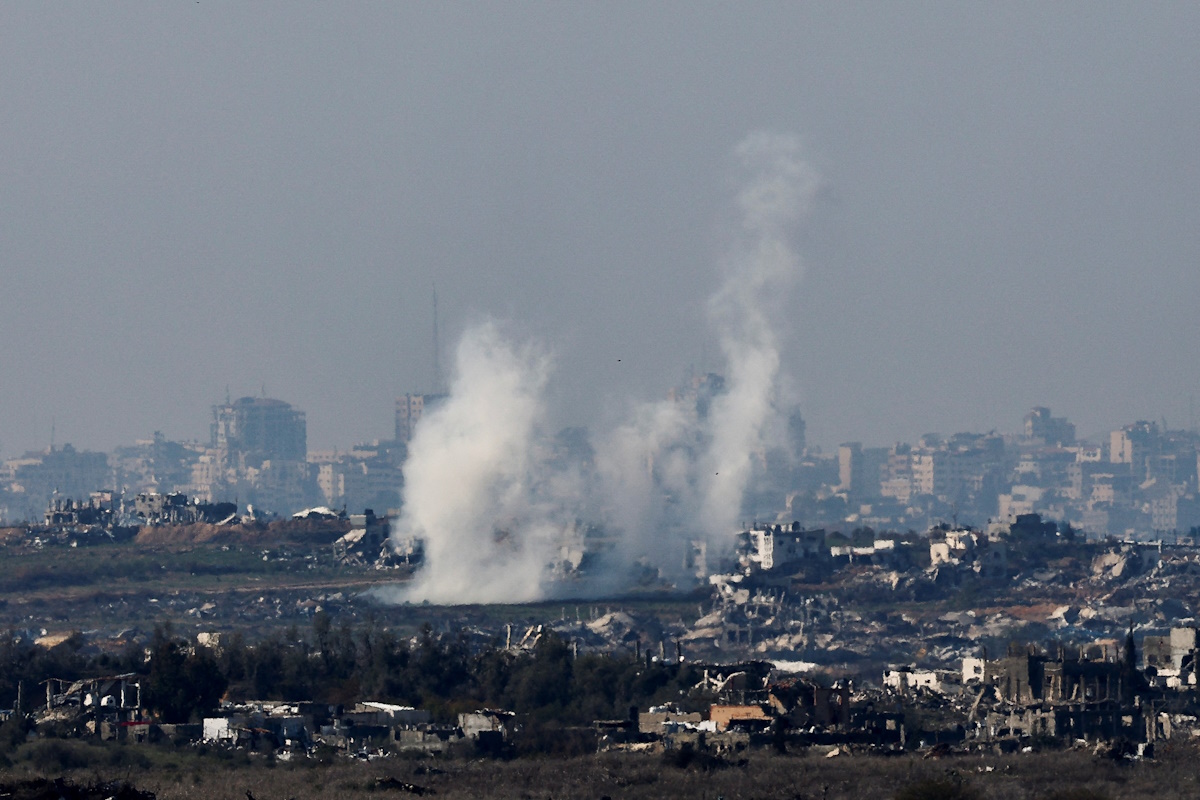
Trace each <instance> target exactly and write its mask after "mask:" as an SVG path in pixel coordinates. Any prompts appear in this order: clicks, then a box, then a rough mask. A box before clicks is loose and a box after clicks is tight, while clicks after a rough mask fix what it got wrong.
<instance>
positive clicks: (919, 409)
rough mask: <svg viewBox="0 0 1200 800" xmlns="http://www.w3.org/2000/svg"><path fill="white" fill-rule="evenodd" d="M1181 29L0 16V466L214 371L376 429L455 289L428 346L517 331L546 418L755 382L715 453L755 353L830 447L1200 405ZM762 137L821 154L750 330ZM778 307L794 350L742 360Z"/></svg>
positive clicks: (758, 415) (799, 11) (961, 23)
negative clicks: (757, 142) (783, 281)
mask: <svg viewBox="0 0 1200 800" xmlns="http://www.w3.org/2000/svg"><path fill="white" fill-rule="evenodd" d="M1198 16H1200V10H1198V9H1197V8H1195V7H1194V6H1189V5H1185V4H1167V5H1157V6H1152V7H1148V8H1147V7H1136V8H1135V7H1133V6H1127V7H1122V6H1103V7H1098V6H1095V5H1092V4H1071V3H1067V4H1054V5H1045V4H1028V3H1007V4H1000V5H989V6H983V7H981V6H963V5H958V4H950V3H913V4H905V5H902V6H891V5H876V4H860V5H854V4H849V5H846V4H828V5H816V6H812V5H803V6H789V5H783V6H774V5H770V6H754V7H744V6H700V7H697V6H695V5H693V4H671V3H666V4H656V5H654V6H652V7H648V8H647V7H645V6H643V5H642V4H632V3H630V4H617V5H612V4H606V5H604V6H602V7H601V6H597V7H580V6H572V5H561V4H552V3H521V4H515V5H505V6H503V7H499V6H497V7H480V6H478V5H474V4H461V3H439V4H430V5H402V6H368V7H356V8H355V9H354V10H353V12H352V13H347V12H346V11H345V10H344V9H341V8H334V7H330V6H324V5H319V4H300V5H297V4H271V3H263V4H255V5H252V6H245V5H235V4H224V3H219V2H218V3H211V2H204V3H194V4H186V5H174V6H158V5H132V6H124V7H118V8H112V7H99V6H91V5H83V4H79V5H72V4H67V5H61V4H55V5H49V6H46V5H12V6H8V7H6V8H5V10H4V11H3V16H2V22H3V24H0V96H3V97H4V98H5V108H6V110H5V114H4V120H3V122H2V123H0V226H2V234H0V275H2V276H3V287H4V290H3V292H2V293H0V333H2V335H3V337H4V341H5V346H4V348H3V349H2V350H0V353H2V355H0V372H2V374H3V376H4V386H5V391H4V392H3V393H0V457H4V458H11V457H14V456H16V455H19V454H21V453H22V452H24V451H25V450H36V449H44V448H45V447H47V446H48V445H49V444H50V441H51V437H52V431H53V436H54V438H55V439H56V440H57V442H58V443H60V444H61V443H63V442H72V443H74V444H75V445H76V446H78V447H81V448H93V449H108V448H111V447H113V446H115V445H117V444H119V443H122V442H129V441H132V440H134V439H135V438H139V437H146V436H149V435H150V434H151V433H152V432H153V431H155V430H161V431H163V432H164V433H165V434H166V435H167V436H168V437H170V438H175V439H201V440H203V439H206V438H207V434H208V431H207V430H206V428H205V422H204V421H205V420H207V419H208V418H209V416H210V413H209V409H210V407H211V405H212V404H213V403H216V402H219V401H220V400H221V399H222V398H224V397H225V395H226V387H229V391H230V393H231V394H232V396H234V397H238V396H243V395H254V396H258V395H262V394H265V395H267V396H270V397H277V398H283V399H286V400H287V401H288V402H290V403H293V404H294V405H295V406H296V407H298V408H300V409H303V410H304V411H305V412H306V414H307V421H308V431H309V445H310V448H312V449H329V448H333V447H346V446H349V445H350V444H351V443H353V442H359V441H368V440H372V439H378V438H387V437H389V436H390V435H391V430H392V413H393V403H394V399H395V397H396V396H397V395H400V394H403V393H405V392H427V391H430V390H431V389H432V388H433V386H432V384H433V381H434V376H433V369H432V361H433V359H432V353H431V350H432V343H431V338H432V337H431V324H430V298H431V292H432V290H433V288H434V286H435V285H436V289H437V292H438V296H439V299H440V312H441V321H442V341H443V342H444V343H445V345H446V347H445V351H446V352H445V353H444V354H443V361H444V362H445V363H446V364H447V367H448V366H449V364H450V363H451V362H452V361H453V352H452V346H453V344H454V343H456V342H458V341H460V340H461V341H463V342H465V343H470V342H474V343H475V347H476V349H477V350H480V351H481V352H478V353H476V354H477V355H486V352H483V351H488V348H489V347H490V348H491V351H490V352H492V353H493V354H494V355H498V356H499V355H504V354H508V355H511V356H513V357H514V358H516V359H517V360H518V362H519V366H520V367H521V368H522V369H525V370H529V371H531V372H530V374H528V375H526V376H525V377H526V378H528V379H529V380H532V381H534V382H535V383H536V382H538V381H544V385H542V386H541V387H540V388H539V389H538V391H536V392H532V393H531V396H530V397H529V398H528V399H529V401H530V403H531V404H533V407H531V408H529V409H527V412H528V414H529V415H530V416H529V418H530V419H531V420H535V421H536V427H538V428H539V429H540V430H550V431H557V430H559V429H561V428H562V427H565V426H583V425H586V426H588V427H589V428H590V429H591V430H592V431H593V436H595V437H598V439H599V440H603V441H606V442H608V443H609V444H608V445H607V446H609V447H611V448H614V449H615V448H617V447H618V446H619V444H620V443H621V442H622V441H623V439H622V433H621V432H622V431H628V430H630V426H634V427H635V428H636V426H646V425H648V426H651V427H653V426H655V425H657V424H658V421H656V420H655V419H654V414H655V413H657V411H656V409H657V406H655V405H654V403H655V401H656V400H659V399H661V398H662V397H663V396H664V393H665V392H666V391H667V389H668V388H669V387H671V386H676V385H680V384H681V383H682V382H684V380H685V376H686V375H687V374H689V369H690V370H692V371H693V373H694V374H704V373H707V372H710V371H717V372H720V371H725V372H726V377H727V378H728V379H729V380H730V381H731V383H732V385H736V386H745V387H750V386H754V387H756V388H755V389H754V390H753V391H751V390H750V389H747V390H746V392H745V393H744V394H742V393H738V392H733V393H731V395H730V398H731V402H732V398H734V397H737V398H738V399H739V401H741V400H744V401H745V402H746V403H747V404H748V405H747V406H746V408H744V409H743V411H744V416H738V415H733V416H732V417H731V418H734V417H736V418H737V419H744V420H747V421H748V422H747V425H748V427H745V428H741V427H737V426H731V427H729V428H723V429H721V430H720V431H714V432H713V436H714V442H716V441H717V440H721V441H724V442H727V443H728V444H729V446H730V448H731V449H736V448H735V447H734V445H740V444H744V443H745V442H746V441H748V440H749V439H751V438H753V437H754V436H757V435H759V431H760V429H759V428H758V427H757V426H758V425H759V424H760V421H761V420H762V419H764V418H765V417H764V414H767V413H768V409H766V408H765V407H764V406H762V405H761V403H762V402H764V398H765V397H766V395H764V394H762V393H761V392H758V389H757V387H760V386H761V385H762V384H763V383H764V382H770V381H774V379H775V378H774V376H776V375H779V376H788V379H789V380H788V382H787V383H786V385H784V386H781V387H777V389H779V388H782V389H783V390H784V391H786V392H787V393H788V395H789V396H788V397H787V400H788V402H789V403H791V402H794V403H795V404H797V406H798V407H799V408H800V410H801V411H802V412H803V414H804V417H805V419H806V421H807V422H808V438H809V440H810V441H811V442H813V443H816V444H819V445H822V446H824V447H826V448H829V447H831V446H835V445H836V444H837V443H839V442H841V441H845V440H849V439H854V440H859V441H863V442H865V443H870V444H878V445H886V444H889V443H891V442H893V441H896V440H901V439H903V440H914V439H915V438H916V437H918V436H919V435H920V434H922V433H923V432H926V431H941V432H943V433H951V432H954V431H959V430H979V431H986V430H991V429H1000V430H1007V429H1011V428H1013V427H1015V426H1016V425H1018V424H1019V420H1020V419H1021V416H1022V415H1023V414H1024V413H1025V412H1026V411H1027V410H1028V409H1029V408H1030V407H1032V406H1034V405H1039V404H1044V405H1047V406H1050V407H1052V408H1054V409H1055V410H1056V411H1057V412H1059V413H1065V414H1068V415H1069V416H1070V417H1071V419H1072V420H1073V421H1074V422H1075V423H1076V424H1077V425H1078V427H1079V429H1080V432H1081V434H1089V435H1090V434H1095V433H1097V432H1103V431H1107V430H1109V429H1111V428H1113V427H1114V426H1119V425H1121V424H1124V423H1125V422H1127V421H1130V420H1134V419H1154V420H1161V419H1162V418H1163V417H1166V418H1167V423H1168V426H1170V427H1182V426H1186V425H1188V424H1189V422H1190V419H1189V417H1190V415H1191V408H1192V407H1193V406H1192V405H1191V402H1190V398H1191V397H1192V396H1193V395H1196V394H1200V377H1198V376H1197V372H1196V370H1195V368H1194V360H1195V352H1196V341H1197V335H1198V334H1200V321H1198V317H1197V315H1196V314H1195V313H1194V309H1193V306H1194V304H1195V298H1196V297H1200V269H1197V267H1196V265H1197V264H1198V263H1200V240H1198V239H1197V237H1196V235H1195V231H1196V230H1198V229H1200V219H1198V214H1200V198H1198V197H1197V187H1198V186H1200V174H1197V171H1198V170H1200V161H1198V160H1197V159H1196V158H1195V153H1196V151H1197V145H1198V144H1200V142H1198V141H1197V138H1198V136H1200V133H1198V132H1200V118H1198V117H1200V97H1197V92H1198V91H1200V89H1198V88H1197V87H1200V60H1198V59H1197V57H1196V51H1195V47H1194V41H1193V38H1194V37H1193V36H1192V35H1191V34H1192V32H1193V31H1195V30H1196V29H1197V27H1198V26H1200V19H1198V18H1197V17H1198ZM763 130H769V131H788V132H792V133H794V134H796V135H797V136H799V137H800V139H801V140H802V141H803V143H804V147H805V159H807V161H808V162H810V163H811V164H813V165H815V168H816V170H817V171H819V172H820V174H821V176H822V183H821V188H820V190H819V191H816V192H814V193H813V194H812V195H811V197H807V199H808V201H809V202H810V205H811V208H810V209H809V211H808V216H807V218H806V220H805V223H804V225H803V226H802V227H800V228H798V229H797V231H796V234H795V235H796V237H797V238H796V241H795V242H794V244H795V248H796V251H797V252H799V253H801V254H802V255H803V259H804V262H805V265H806V275H805V279H804V289H803V291H802V292H799V293H795V294H793V295H790V302H789V303H788V304H787V305H786V306H785V307H783V308H777V309H772V310H771V312H770V313H771V315H772V316H771V317H770V320H769V322H770V324H767V325H763V322H764V320H756V319H754V314H755V313H762V314H765V313H766V312H765V311H762V310H758V309H751V311H750V313H748V314H747V313H746V312H745V309H743V308H742V307H741V306H739V305H738V303H741V302H744V301H745V299H746V298H739V297H732V296H725V295H724V294H722V293H720V292H718V293H717V294H716V295H714V292H717V291H718V287H720V286H722V280H723V277H722V276H723V275H724V274H727V273H725V272H723V270H726V269H727V268H728V266H729V265H728V263H727V259H729V258H730V257H735V256H736V248H737V246H738V244H737V243H738V242H739V241H741V240H740V239H739V237H740V236H743V235H744V234H745V231H744V230H743V229H741V227H740V226H741V225H742V222H741V220H740V219H739V218H738V215H737V214H733V213H730V212H729V198H730V197H731V196H732V195H735V194H736V192H737V191H738V190H739V189H738V185H739V184H738V180H739V176H738V174H737V173H738V170H739V169H741V167H740V166H738V159H736V158H734V159H730V158H729V153H730V150H731V148H733V147H735V145H736V144H737V143H738V142H741V141H743V140H744V137H745V136H746V135H747V133H748V132H751V131H763ZM742 177H743V178H744V176H742ZM750 238H751V239H752V238H753V237H750ZM731 243H734V244H733V247H734V256H731V255H730V247H731ZM741 244H742V245H747V242H746V241H741ZM747 246H748V245H747ZM730 286H733V287H734V288H733V289H729V291H733V292H738V291H742V290H743V289H744V287H743V285H742V284H730ZM714 297H715V298H716V299H715V300H713V299H712V298H714ZM714 302H715V303H717V304H721V303H725V304H726V305H724V306H723V307H724V308H726V309H738V310H737V311H736V312H735V313H732V314H730V315H723V314H722V313H721V311H720V309H719V308H718V309H716V310H715V311H714V305H713V304H714ZM488 319H491V320H499V321H504V322H502V323H499V324H498V326H497V327H495V328H493V329H491V330H492V331H493V334H492V335H493V336H494V338H493V340H491V342H490V344H489V342H488V341H486V337H485V338H483V339H481V338H480V334H481V332H484V331H487V330H489V328H487V325H486V323H484V324H483V326H482V327H481V325H480V323H479V321H480V320H488ZM777 323H778V324H777ZM737 326H744V327H743V328H742V329H740V330H735V328H737ZM764 332H766V333H768V334H769V335H771V336H774V337H786V340H784V339H783V338H779V340H778V341H776V342H774V343H773V344H777V345H779V347H778V348H776V349H772V348H771V347H767V348H765V349H761V348H760V349H756V350H755V351H754V352H772V353H778V359H779V361H778V363H775V362H773V361H772V360H771V359H769V358H768V359H767V360H765V361H762V362H753V361H749V360H745V359H743V358H741V356H740V354H739V353H738V352H737V348H742V347H747V346H753V347H755V348H757V347H758V346H759V345H760V344H762V340H761V335H762V334H763V333H764ZM526 348H533V349H532V350H530V351H527V350H526ZM731 348H733V350H731ZM542 359H545V362H544V363H543V361H542ZM618 359H619V361H618ZM727 364H728V365H731V368H729V369H727V366H726V365H727ZM465 366H466V365H464V364H461V363H460V369H464V370H465ZM743 368H744V369H745V370H746V374H739V373H737V370H740V369H743ZM752 370H757V372H754V373H753V374H751V371H752ZM447 371H448V370H447ZM462 374H465V371H464V373H462ZM756 404H759V405H756ZM772 413H773V412H772ZM506 421H507V422H511V423H513V424H515V423H516V422H518V421H519V420H517V419H509V420H506ZM606 432H608V433H606ZM517 438H520V437H517ZM500 444H501V443H497V446H500ZM714 448H715V449H714V451H713V452H714V453H715V452H723V448H722V446H720V445H718V444H714ZM599 449H600V450H603V447H601V448H599ZM712 458H714V459H717V460H720V458H718V457H717V456H716V455H713V456H712ZM720 467H721V468H720V469H717V468H716V467H714V469H713V470H712V471H713V472H714V473H716V472H718V471H720V472H721V473H722V476H724V475H725V473H726V471H727V470H730V471H732V474H735V475H736V473H737V471H738V470H739V469H741V468H742V467H740V466H739V465H738V464H736V463H730V462H726V461H722V462H721V464H720ZM696 469H697V470H699V466H698V465H697V466H696ZM737 482H738V480H731V481H730V485H735V486H736V484H737ZM734 493H735V494H736V491H734ZM709 496H710V497H712V498H713V499H714V502H716V501H717V497H718V496H717V495H716V494H711V495H709ZM721 502H722V504H723V503H724V500H722V501H721Z"/></svg>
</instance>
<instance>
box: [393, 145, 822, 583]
mask: <svg viewBox="0 0 1200 800" xmlns="http://www.w3.org/2000/svg"><path fill="white" fill-rule="evenodd" d="M734 156H735V159H736V161H737V165H738V167H739V171H740V174H741V175H742V176H743V177H742V182H741V189H740V191H739V192H738V194H737V210H738V215H739V220H740V225H739V227H738V229H737V233H736V236H735V237H734V241H733V242H732V243H731V245H730V249H729V251H728V253H727V255H726V256H725V257H724V258H723V259H722V260H721V262H720V267H721V274H722V279H721V283H720V286H719V288H718V289H717V291H716V292H715V293H714V294H713V295H712V296H711V298H710V299H709V302H708V308H707V311H708V318H709V322H710V323H711V325H712V329H713V331H714V333H715V335H716V337H717V339H718V341H719V342H720V346H721V353H722V356H723V358H724V362H725V368H724V372H725V380H724V384H723V386H721V385H716V384H715V383H714V384H706V385H704V386H700V385H699V384H697V386H696V387H692V388H693V389H694V390H695V391H694V392H693V393H692V394H687V393H686V392H685V396H684V397H683V398H682V399H681V398H674V399H672V400H663V401H659V402H655V403H643V404H638V405H634V406H632V407H631V411H630V414H629V417H628V420H627V421H626V422H625V423H623V424H622V425H620V426H618V427H616V428H615V429H612V430H608V431H604V432H600V433H599V434H597V435H594V436H593V438H592V440H591V442H590V445H591V447H590V450H591V453H590V454H589V457H588V458H586V459H579V458H574V459H572V458H566V457H564V456H563V453H562V452H561V448H559V447H557V446H556V444H555V442H554V441H553V440H552V437H550V436H549V435H548V432H547V431H545V430H544V429H543V428H542V425H543V420H545V419H546V409H545V407H544V403H545V395H546V392H545V388H546V384H547V381H548V380H549V379H550V373H551V359H550V357H549V355H548V354H547V352H546V351H545V349H544V348H542V347H540V346H539V345H537V344H536V343H532V342H528V341H519V340H517V339H515V338H514V337H510V336H506V335H504V334H503V333H502V331H501V329H500V328H499V327H498V326H497V325H496V324H495V323H490V322H489V323H484V324H482V325H478V326H475V327H473V328H471V329H469V330H467V331H466V333H465V334H464V335H463V337H462V340H461V341H460V343H459V346H458V350H457V354H456V362H455V377H454V380H453V384H452V386H451V391H450V397H449V398H448V399H447V400H446V401H445V402H444V403H443V404H442V405H440V406H438V407H436V408H434V409H432V410H430V411H427V412H426V414H425V416H423V417H422V419H421V421H420V422H419V424H418V426H417V429H416V433H415V435H414V437H413V440H412V442H411V446H410V450H409V457H408V460H407V462H406V463H405V466H404V477H405V486H404V510H403V512H402V514H401V517H400V519H399V520H398V521H397V523H396V527H395V531H394V535H396V536H399V537H413V536H418V537H421V538H423V539H424V540H425V542H426V562H427V563H426V566H425V567H424V569H423V570H422V571H421V572H420V573H419V574H418V578H417V580H416V582H415V583H414V584H413V585H412V586H411V587H407V588H406V589H404V590H401V591H402V594H400V595H399V597H398V598H397V599H408V600H428V601H430V602H437V603H448V604H451V603H472V602H519V601H529V600H534V599H539V598H544V597H547V596H551V595H562V594H579V593H592V592H613V591H619V590H620V589H622V588H625V586H626V584H627V581H628V576H629V575H630V569H629V567H630V566H631V565H633V564H635V563H638V562H644V563H649V564H652V565H653V566H654V567H656V568H658V569H659V570H660V571H661V572H662V574H663V575H664V576H665V577H680V576H681V574H682V573H683V558H684V554H685V551H687V550H688V548H689V547H690V543H691V542H692V541H695V540H701V541H705V542H707V543H708V546H709V548H710V552H713V550H714V549H717V550H719V549H721V546H722V544H723V543H724V542H727V541H729V540H730V538H731V537H730V534H731V533H733V532H734V531H735V530H736V525H737V522H738V520H739V519H740V514H741V511H742V503H743V499H744V497H745V495H746V490H747V487H748V486H749V484H750V480H751V476H752V472H753V469H754V465H755V459H756V457H758V456H761V454H762V453H763V452H765V451H766V450H767V449H768V448H769V447H770V446H771V445H772V438H773V435H774V432H775V431H777V430H779V429H782V427H783V426H782V425H781V424H780V423H781V420H782V419H783V418H785V417H786V414H787V412H788V411H789V410H790V409H789V408H787V407H786V406H787V403H786V402H785V400H786V398H784V397H782V396H781V395H782V392H781V387H782V386H784V385H785V376H783V375H782V374H781V363H782V358H781V336H780V332H781V330H784V329H785V328H786V310H787V309H786V301H787V298H788V296H789V294H790V293H791V292H792V290H793V289H794V287H795V285H796V284H797V282H798V281H799V279H800V277H801V275H802V267H801V263H800V260H799V258H798V257H797V256H796V254H795V252H794V251H793V250H792V248H791V246H790V244H789V241H788V232H789V229H790V228H791V226H792V225H794V224H795V223H796V221H797V220H798V219H799V218H800V217H801V216H802V215H803V214H804V213H805V211H806V210H807V208H808V207H809V205H810V204H811V202H812V200H813V197H814V196H815V193H816V190H817V188H818V183H819V179H818V176H817V173H816V172H815V171H814V170H813V168H812V167H811V166H810V165H809V164H808V163H807V162H806V161H804V160H803V158H802V156H801V150H800V145H799V142H798V140H797V139H796V138H795V137H792V136H785V135H778V134H769V133H756V134H753V135H751V136H749V137H747V138H746V139H745V140H744V141H742V142H741V143H740V144H739V145H738V147H737V148H736V149H735V151H734ZM587 528H591V529H594V530H600V531H603V536H601V537H600V539H601V540H602V541H603V542H604V547H603V548H601V550H602V553H601V555H600V560H599V561H598V562H597V563H596V564H594V565H593V566H592V568H590V569H589V570H586V571H585V574H586V576H587V577H586V580H585V581H584V582H582V583H581V582H578V581H575V582H564V581H560V580H557V577H556V569H557V568H558V567H559V566H560V565H561V563H562V561H563V559H564V554H565V553H566V552H567V551H568V550H570V548H571V546H572V543H574V544H575V545H577V544H578V543H579V541H580V535H581V534H580V531H581V530H583V529H587Z"/></svg>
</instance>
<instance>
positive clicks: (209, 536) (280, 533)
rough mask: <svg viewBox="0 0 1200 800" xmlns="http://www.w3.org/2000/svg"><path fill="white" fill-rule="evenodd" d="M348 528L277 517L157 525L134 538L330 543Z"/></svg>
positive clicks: (150, 541) (336, 522)
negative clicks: (243, 521) (228, 522)
mask: <svg viewBox="0 0 1200 800" xmlns="http://www.w3.org/2000/svg"><path fill="white" fill-rule="evenodd" d="M349 530H350V523H349V521H347V520H343V519H328V518H325V519H314V518H309V519H281V520H276V521H275V522H272V523H270V524H269V525H268V524H263V523H261V522H252V523H249V524H238V525H212V524H209V523H206V522H195V523H192V524H189V525H158V526H155V527H150V526H147V527H144V528H142V529H141V530H140V531H138V534H137V537H136V539H135V541H136V542H137V543H138V544H141V545H182V544H265V543H272V544H274V543H278V542H306V543H309V544H331V543H333V542H334V541H335V540H337V538H338V537H340V536H342V535H343V534H344V533H346V532H347V531H349Z"/></svg>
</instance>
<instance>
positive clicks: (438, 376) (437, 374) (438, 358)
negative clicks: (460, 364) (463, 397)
mask: <svg viewBox="0 0 1200 800" xmlns="http://www.w3.org/2000/svg"><path fill="white" fill-rule="evenodd" d="M441 350H442V348H441V344H440V343H439V341H438V307H437V286H436V285H435V286H434V287H433V387H432V389H433V394H444V393H445V391H446V390H445V388H444V385H445V382H444V381H443V379H442V354H441Z"/></svg>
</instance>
